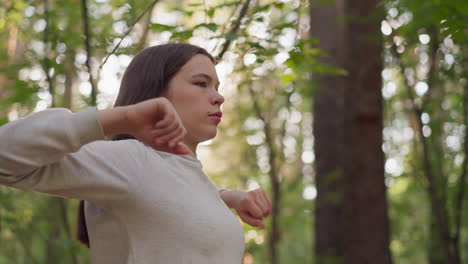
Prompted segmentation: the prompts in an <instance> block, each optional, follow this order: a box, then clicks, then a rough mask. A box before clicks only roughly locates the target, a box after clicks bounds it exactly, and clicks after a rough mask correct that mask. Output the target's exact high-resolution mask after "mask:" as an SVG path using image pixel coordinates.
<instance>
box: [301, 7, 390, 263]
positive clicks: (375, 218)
mask: <svg viewBox="0 0 468 264" xmlns="http://www.w3.org/2000/svg"><path fill="white" fill-rule="evenodd" d="M381 20H382V12H381V11H380V8H379V7H378V2H377V1H374V0H356V1H352V2H351V1H344V0H336V1H335V2H334V3H333V4H323V3H318V2H317V1H316V2H315V3H311V21H310V23H311V36H312V37H314V38H317V39H318V40H319V42H320V45H319V47H320V48H321V49H322V50H324V51H325V52H326V53H327V54H328V57H325V58H323V59H322V60H321V62H322V63H325V64H331V65H333V66H338V67H341V68H343V69H345V70H346V71H347V72H348V74H347V75H346V76H336V75H335V76H330V75H328V76H320V77H319V78H316V79H318V80H319V82H320V84H321V88H320V90H319V91H317V92H316V93H315V94H314V97H313V114H314V127H313V129H314V137H315V156H316V184H317V199H316V211H315V217H316V219H315V253H316V258H317V261H316V262H317V263H321V264H322V263H323V264H327V263H333V264H335V263H336V264H338V263H343V264H354V263H356V264H358V263H359V264H363V263H369V264H370V263H379V264H389V263H391V256H390V250H389V222H388V214H387V199H386V187H385V184H384V180H385V178H384V154H383V152H382V129H383V118H382V115H383V113H382V96H381V92H380V89H381V85H382V83H381V71H382V59H381V54H382V40H381V33H380V21H381Z"/></svg>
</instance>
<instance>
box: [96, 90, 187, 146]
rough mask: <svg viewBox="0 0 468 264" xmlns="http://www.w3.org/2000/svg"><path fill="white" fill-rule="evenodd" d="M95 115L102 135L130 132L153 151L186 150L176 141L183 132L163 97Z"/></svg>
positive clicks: (177, 119) (179, 139) (171, 107)
mask: <svg viewBox="0 0 468 264" xmlns="http://www.w3.org/2000/svg"><path fill="white" fill-rule="evenodd" d="M99 118H100V121H101V124H102V126H103V130H104V133H105V134H106V135H112V134H119V133H122V134H124V133H125V134H130V135H132V136H134V137H135V138H137V139H138V140H140V141H141V142H143V143H144V144H146V145H148V146H150V147H152V148H154V149H156V150H160V151H165V152H171V153H174V154H188V153H190V150H189V149H188V148H187V146H185V145H182V144H178V143H179V142H180V141H181V140H182V139H183V138H184V136H185V135H186V134H187V131H186V129H185V127H184V125H183V124H182V121H181V120H180V117H179V115H178V114H177V112H176V110H175V109H174V107H173V106H172V104H171V102H170V101H169V100H167V99H166V98H164V97H158V98H153V99H150V100H146V101H143V102H140V103H138V104H134V105H128V106H123V107H116V108H113V109H108V110H104V111H100V113H99Z"/></svg>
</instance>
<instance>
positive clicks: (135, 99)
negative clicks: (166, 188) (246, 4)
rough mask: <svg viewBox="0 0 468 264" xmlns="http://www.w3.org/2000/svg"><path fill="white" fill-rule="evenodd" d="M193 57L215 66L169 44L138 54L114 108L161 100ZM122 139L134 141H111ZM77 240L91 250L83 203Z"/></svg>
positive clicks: (116, 137)
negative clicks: (174, 79)
mask: <svg viewBox="0 0 468 264" xmlns="http://www.w3.org/2000/svg"><path fill="white" fill-rule="evenodd" d="M196 54H203V55H206V56H207V57H209V58H210V59H211V61H212V62H213V63H215V60H214V59H213V57H212V56H211V55H210V54H209V53H208V52H207V51H206V50H205V49H203V48H200V47H197V46H194V45H190V44H183V43H172V44H165V45H158V46H153V47H149V48H146V49H144V50H142V51H140V52H139V53H138V54H137V55H136V56H135V57H134V58H133V60H132V62H131V63H130V65H128V67H127V69H126V70H125V74H124V76H123V78H122V82H121V83H120V90H119V94H118V96H117V99H116V101H115V103H114V107H116V106H124V105H132V104H136V103H139V102H142V101H145V100H148V99H151V98H155V97H160V96H161V95H162V94H163V93H164V92H165V91H166V90H167V88H168V87H167V85H168V83H169V81H170V80H171V79H172V78H173V77H174V75H175V74H176V73H177V72H178V71H179V70H180V69H181V68H182V67H183V66H184V65H185V64H186V63H187V62H188V61H189V60H190V59H191V58H192V57H193V56H194V55H196ZM125 139H134V137H133V136H131V135H126V134H119V135H114V136H113V137H112V140H125ZM77 238H78V240H79V241H80V242H82V243H83V244H84V245H85V246H87V247H88V248H89V247H90V244H89V237H88V229H87V227H86V221H85V214H84V201H80V205H79V208H78V228H77Z"/></svg>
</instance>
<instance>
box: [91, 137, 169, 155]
mask: <svg viewBox="0 0 468 264" xmlns="http://www.w3.org/2000/svg"><path fill="white" fill-rule="evenodd" d="M83 148H84V149H86V150H89V151H92V152H99V153H103V154H106V155H110V156H116V157H117V158H129V157H131V158H132V159H140V160H146V159H148V156H149V155H151V156H152V157H157V158H162V157H161V152H160V151H157V150H155V149H153V148H151V147H150V146H147V145H145V144H143V143H142V142H141V141H139V140H137V139H123V140H97V141H93V142H91V143H89V144H87V145H85V146H84V147H83Z"/></svg>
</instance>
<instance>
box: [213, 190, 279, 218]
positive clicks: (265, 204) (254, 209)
mask: <svg viewBox="0 0 468 264" xmlns="http://www.w3.org/2000/svg"><path fill="white" fill-rule="evenodd" d="M220 195H221V198H222V199H223V200H224V202H225V203H226V205H227V206H228V207H229V208H233V209H234V210H236V212H237V214H238V215H239V217H240V218H241V219H242V221H244V222H245V223H247V224H249V225H251V226H255V227H264V226H265V223H264V222H263V218H266V217H268V216H269V215H270V214H271V210H272V203H271V200H270V198H269V197H268V195H267V193H266V192H265V190H264V189H263V188H258V189H255V190H252V191H248V192H245V191H238V190H226V191H223V192H221V194H220Z"/></svg>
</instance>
